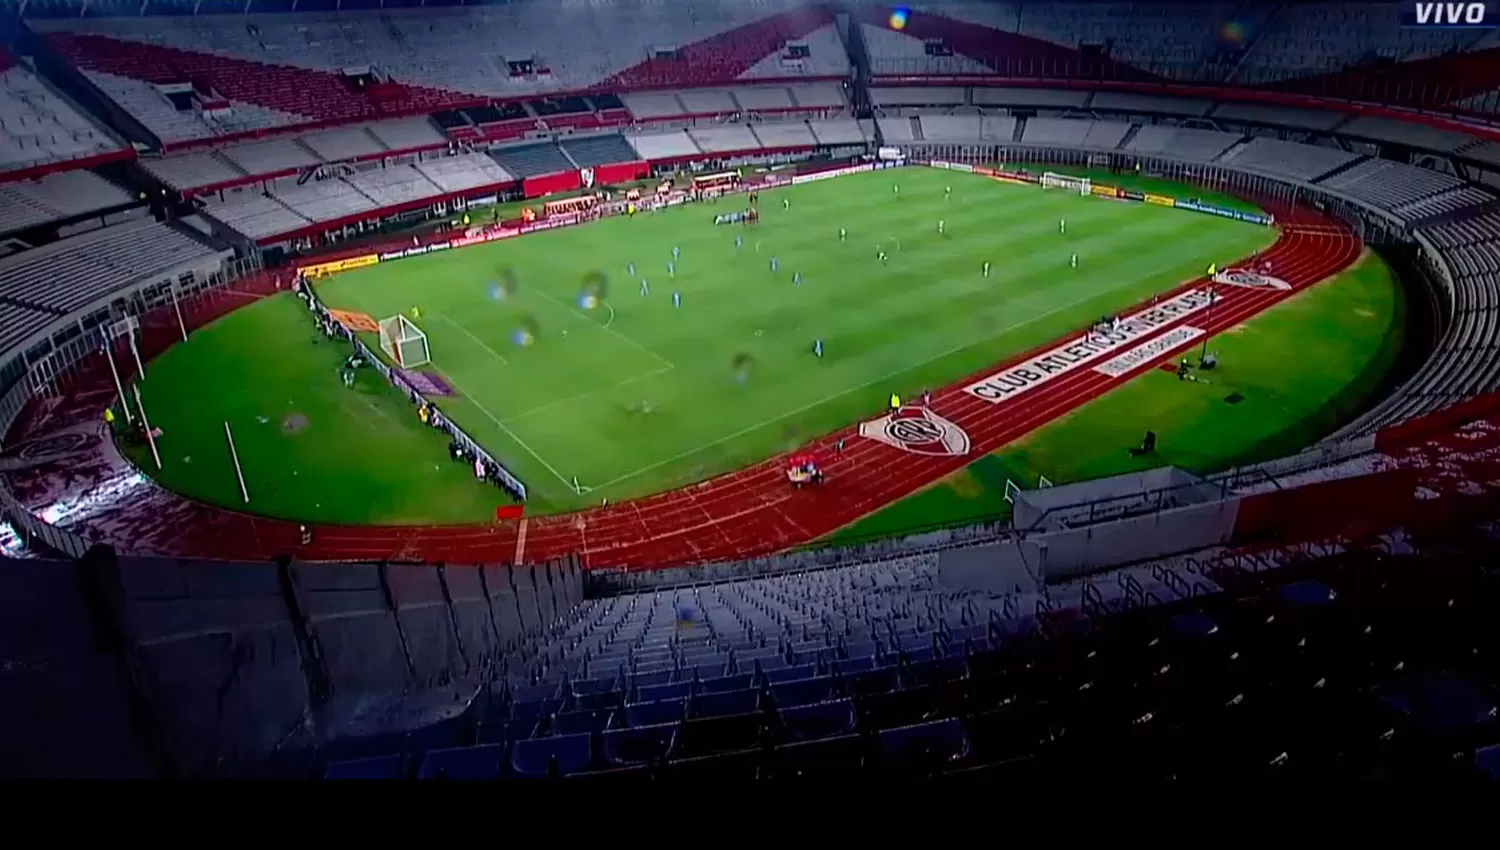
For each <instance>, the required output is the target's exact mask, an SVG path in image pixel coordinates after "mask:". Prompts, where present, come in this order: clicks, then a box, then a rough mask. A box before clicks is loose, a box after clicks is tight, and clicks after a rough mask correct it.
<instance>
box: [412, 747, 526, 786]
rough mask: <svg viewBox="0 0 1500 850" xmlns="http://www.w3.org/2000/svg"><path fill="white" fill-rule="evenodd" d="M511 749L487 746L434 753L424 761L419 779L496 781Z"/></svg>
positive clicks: (419, 771) (418, 773)
mask: <svg viewBox="0 0 1500 850" xmlns="http://www.w3.org/2000/svg"><path fill="white" fill-rule="evenodd" d="M506 752H507V747H506V746H505V745H504V744H487V745H484V746H478V747H453V748H451V749H446V750H432V751H431V752H429V753H428V754H427V756H426V757H425V758H423V759H422V767H421V769H420V770H418V771H417V778H418V779H496V778H498V777H499V776H500V770H501V768H502V767H503V766H504V764H505V753H506Z"/></svg>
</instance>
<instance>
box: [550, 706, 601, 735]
mask: <svg viewBox="0 0 1500 850" xmlns="http://www.w3.org/2000/svg"><path fill="white" fill-rule="evenodd" d="M612 713H613V712H611V711H609V710H608V709H600V710H596V711H565V712H561V713H559V714H554V715H552V734H554V735H576V734H578V733H580V732H585V733H586V732H603V731H604V727H606V726H608V725H609V717H610V715H611V714H612Z"/></svg>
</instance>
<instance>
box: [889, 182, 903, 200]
mask: <svg viewBox="0 0 1500 850" xmlns="http://www.w3.org/2000/svg"><path fill="white" fill-rule="evenodd" d="M891 188H893V189H895V190H896V197H898V198H899V197H901V184H900V183H897V184H896V185H895V186H892V187H891Z"/></svg>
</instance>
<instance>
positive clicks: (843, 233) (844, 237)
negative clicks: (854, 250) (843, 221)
mask: <svg viewBox="0 0 1500 850" xmlns="http://www.w3.org/2000/svg"><path fill="white" fill-rule="evenodd" d="M848 239H849V231H847V230H845V229H844V228H842V227H840V228H839V241H840V242H845V241H848Z"/></svg>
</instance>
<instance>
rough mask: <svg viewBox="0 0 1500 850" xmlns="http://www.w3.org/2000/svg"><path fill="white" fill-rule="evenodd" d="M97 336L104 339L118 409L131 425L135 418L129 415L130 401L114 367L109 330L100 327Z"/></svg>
mask: <svg viewBox="0 0 1500 850" xmlns="http://www.w3.org/2000/svg"><path fill="white" fill-rule="evenodd" d="M99 335H100V336H101V337H103V338H104V356H105V357H106V358H108V359H109V374H110V375H111V376H112V377H113V378H114V379H115V392H117V393H119V394H120V407H122V408H124V410H125V422H126V423H127V424H132V425H133V424H135V417H134V416H132V415H131V413H130V401H129V400H127V399H126V398H125V385H124V384H122V383H120V367H118V366H116V365H115V351H114V346H113V345H111V344H110V339H109V330H108V329H107V328H104V327H100V328H99Z"/></svg>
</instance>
